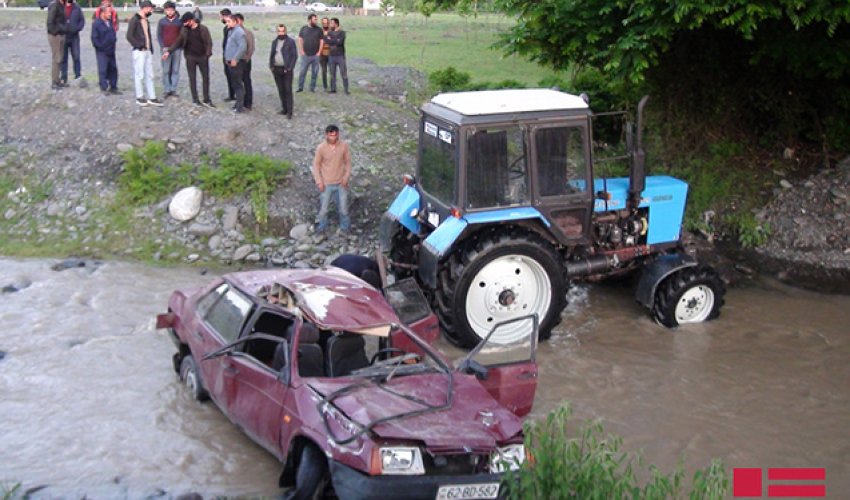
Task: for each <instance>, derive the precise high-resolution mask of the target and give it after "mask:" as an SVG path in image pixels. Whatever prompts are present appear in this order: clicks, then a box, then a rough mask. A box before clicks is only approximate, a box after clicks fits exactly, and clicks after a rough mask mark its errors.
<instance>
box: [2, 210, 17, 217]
mask: <svg viewBox="0 0 850 500" xmlns="http://www.w3.org/2000/svg"><path fill="white" fill-rule="evenodd" d="M15 215H17V212H15V210H14V209H12V208H10V209H9V210H6V213H5V214H3V218H4V219H6V220H9V219H11V218H12V217H14V216H15Z"/></svg>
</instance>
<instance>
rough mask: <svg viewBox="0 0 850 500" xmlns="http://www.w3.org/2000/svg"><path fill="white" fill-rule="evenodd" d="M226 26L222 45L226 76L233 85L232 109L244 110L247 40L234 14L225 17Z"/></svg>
mask: <svg viewBox="0 0 850 500" xmlns="http://www.w3.org/2000/svg"><path fill="white" fill-rule="evenodd" d="M227 27H228V28H230V32H229V33H228V35H227V45H226V46H225V47H224V60H225V61H226V62H227V76H228V78H229V79H230V85H231V86H232V87H233V97H234V100H235V101H236V103H235V104H234V105H233V109H234V110H235V111H236V112H237V113H244V112H245V84H244V81H243V78H244V77H243V75H242V74H243V73H244V72H245V60H244V59H243V57H245V51H246V50H248V42H247V40H245V30H243V29H242V27H241V26H239V21H238V20H237V19H236V17H235V16H230V17H228V18H227Z"/></svg>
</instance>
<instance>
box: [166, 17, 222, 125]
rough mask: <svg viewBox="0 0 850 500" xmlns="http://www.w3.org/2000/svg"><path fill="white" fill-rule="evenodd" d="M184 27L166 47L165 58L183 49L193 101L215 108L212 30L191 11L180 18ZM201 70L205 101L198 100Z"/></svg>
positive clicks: (196, 103)
mask: <svg viewBox="0 0 850 500" xmlns="http://www.w3.org/2000/svg"><path fill="white" fill-rule="evenodd" d="M180 21H181V22H182V23H183V29H182V30H180V35H179V36H178V37H177V40H176V41H175V42H174V43H173V44H172V45H171V46H170V47H167V48H166V49H165V52H163V54H162V58H163V60H164V59H165V58H167V57H170V56H172V54H173V53H174V51H175V50H180V49H183V54H184V56H185V58H186V72H187V73H189V90H190V91H191V92H192V102H193V103H195V105H198V106H200V105H202V104H203V105H205V106H207V107H210V108H214V107H215V106H213V103H212V100H210V56H212V37H211V36H210V30H208V29H207V27H206V26H204V25H202V24H201V23H200V22H198V20H197V19H196V18H195V15H194V14H192V13H191V12H186V13H185V14H183V17H181V18H180ZM198 69H200V70H201V81H202V85H203V92H204V101H203V103H202V102H201V101H199V100H198V84H197V71H196V70H198Z"/></svg>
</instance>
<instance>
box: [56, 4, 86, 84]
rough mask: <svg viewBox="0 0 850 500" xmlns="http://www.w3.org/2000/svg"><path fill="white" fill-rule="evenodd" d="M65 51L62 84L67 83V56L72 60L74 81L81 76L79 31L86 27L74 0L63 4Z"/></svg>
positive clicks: (61, 71)
mask: <svg viewBox="0 0 850 500" xmlns="http://www.w3.org/2000/svg"><path fill="white" fill-rule="evenodd" d="M65 18H66V19H67V21H66V25H65V49H64V55H63V57H62V66H61V67H60V73H61V74H62V76H61V79H62V82H64V83H68V55H69V53H70V56H71V58H72V59H73V60H74V79H75V80H79V79H80V77H81V76H82V71H81V67H80V31H83V28H84V27H85V26H86V18H85V16H83V10H82V9H80V6H79V5H77V4H76V3H75V2H74V0H67V1H66V2H65Z"/></svg>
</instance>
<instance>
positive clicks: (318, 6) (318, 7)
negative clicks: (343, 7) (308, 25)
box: [307, 2, 338, 12]
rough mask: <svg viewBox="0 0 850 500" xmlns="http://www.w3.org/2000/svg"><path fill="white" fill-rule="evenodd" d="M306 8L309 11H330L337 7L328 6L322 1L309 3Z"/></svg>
mask: <svg viewBox="0 0 850 500" xmlns="http://www.w3.org/2000/svg"><path fill="white" fill-rule="evenodd" d="M307 10H308V11H309V12H331V11H335V10H338V9H337V8H334V7H328V6H327V5H325V4H323V3H322V2H313V3H311V4H310V5H308V6H307Z"/></svg>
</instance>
